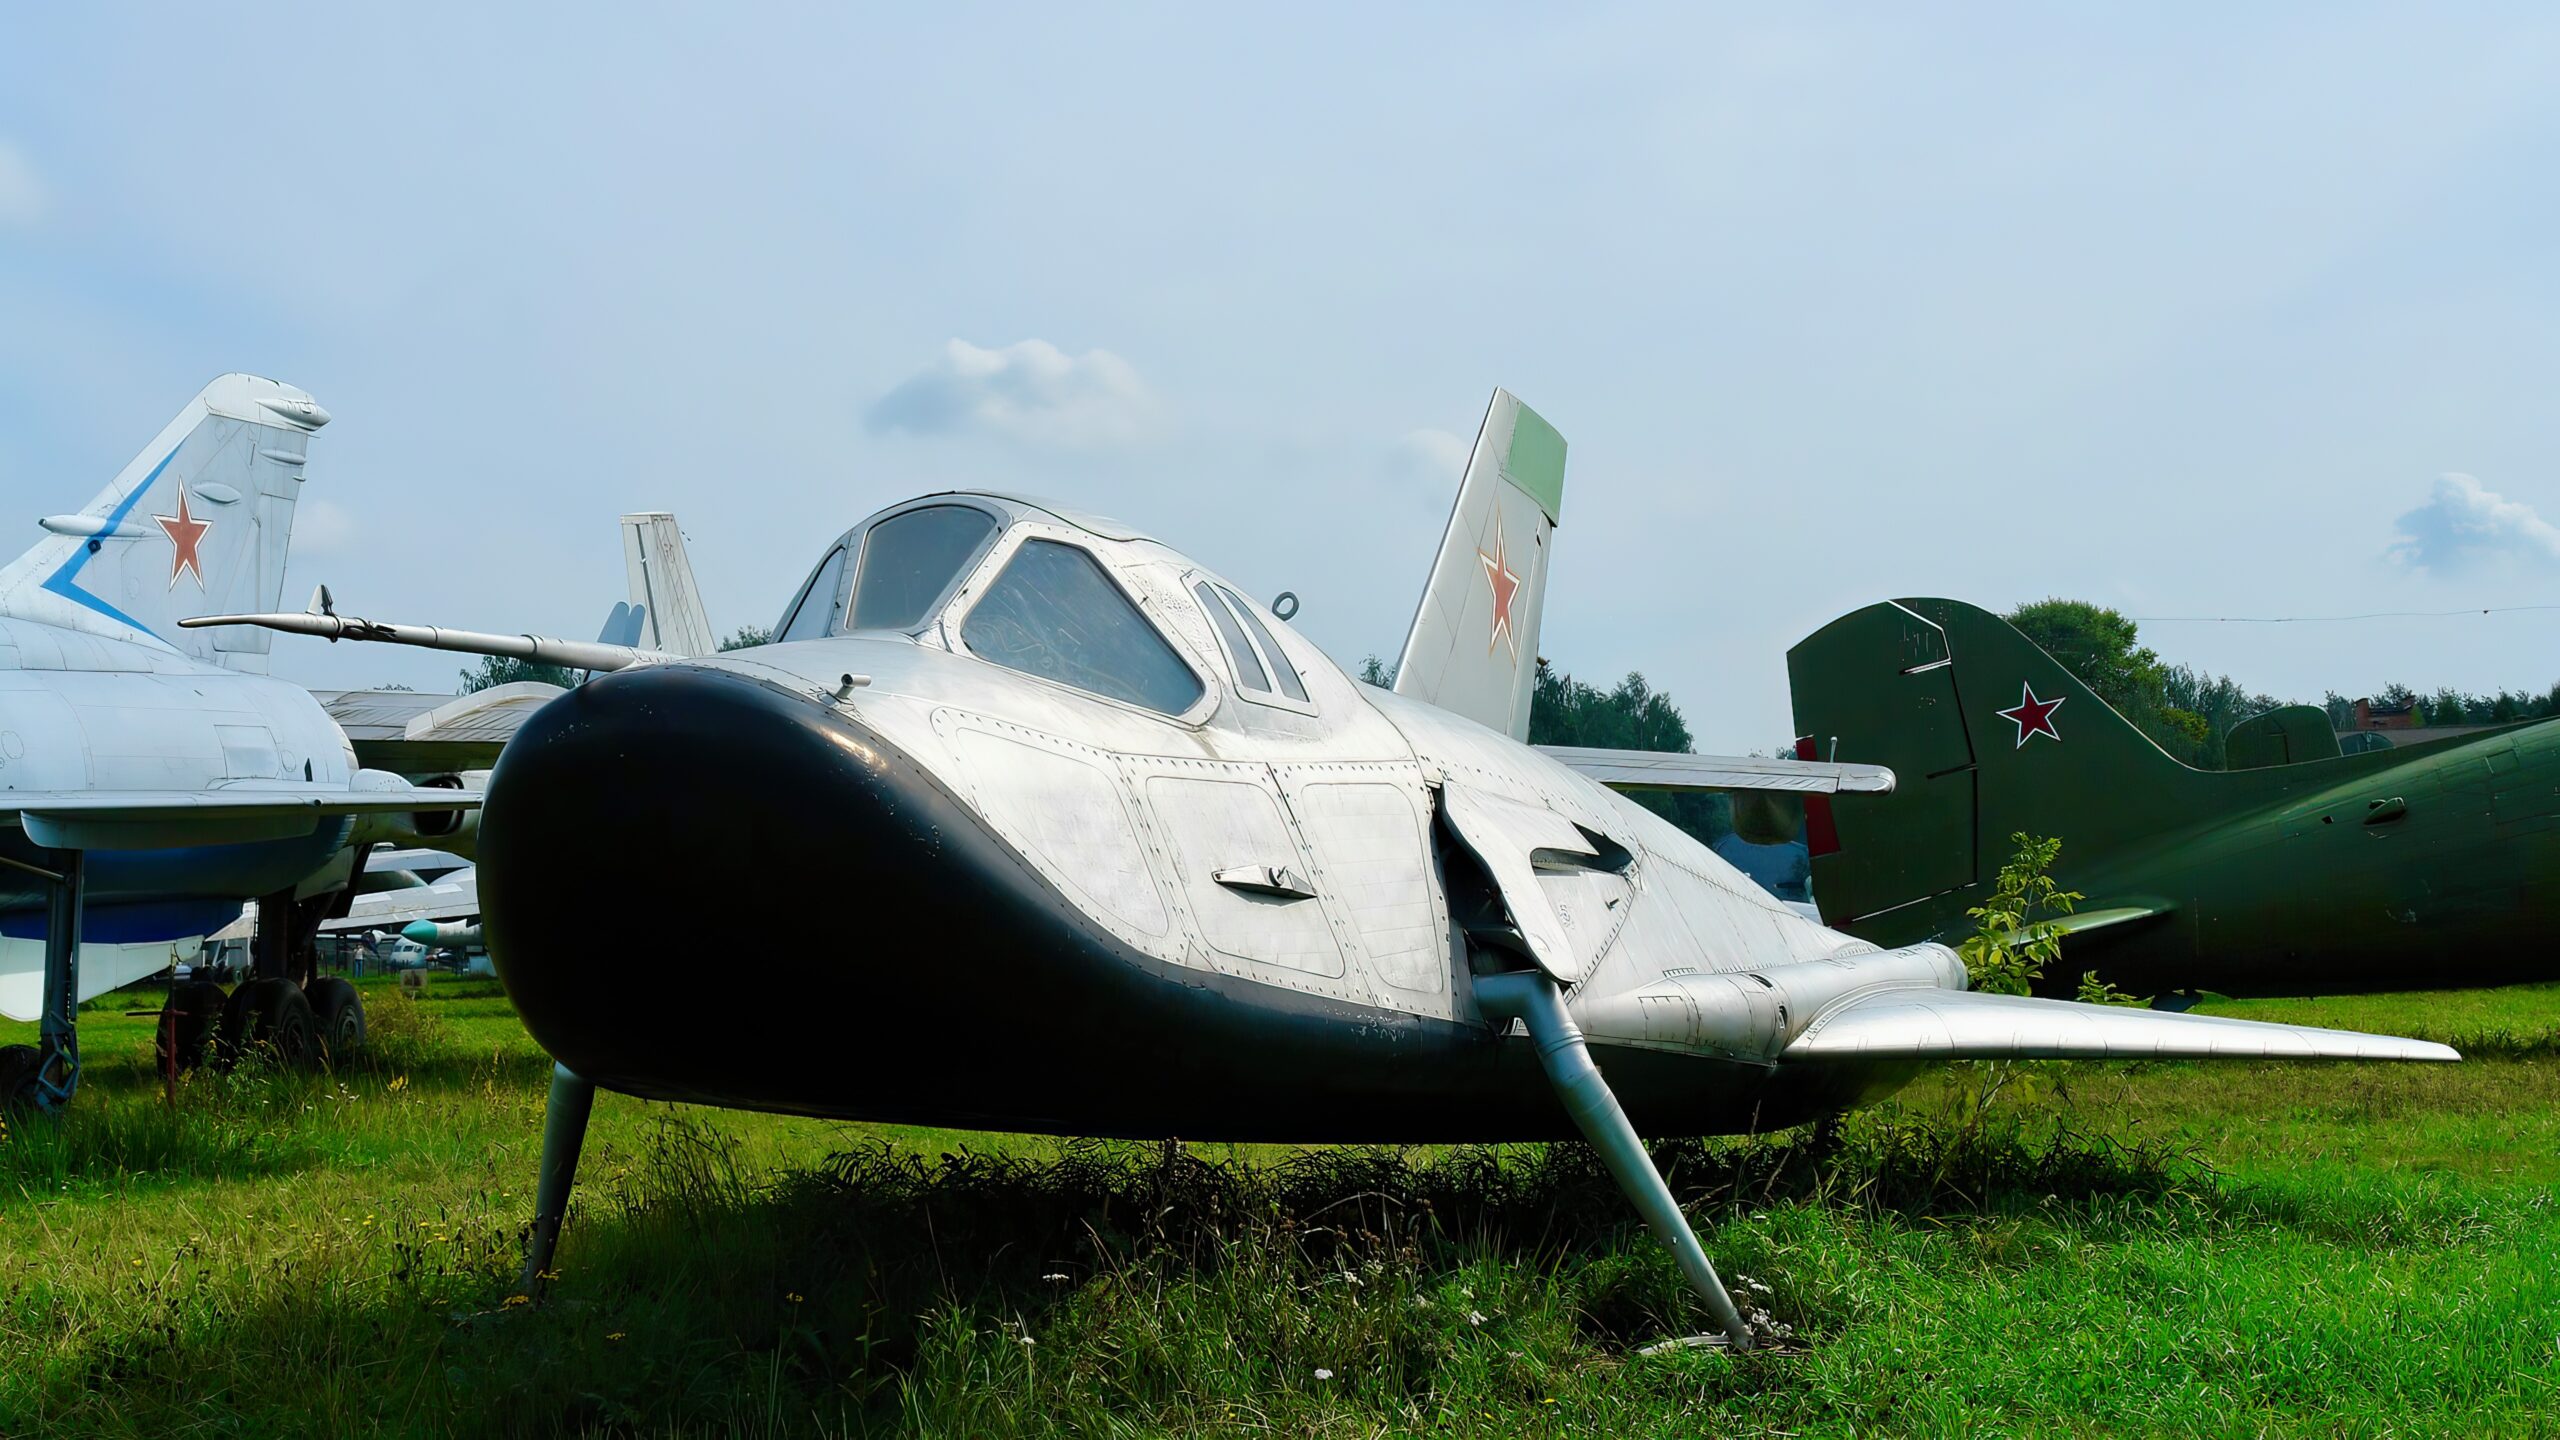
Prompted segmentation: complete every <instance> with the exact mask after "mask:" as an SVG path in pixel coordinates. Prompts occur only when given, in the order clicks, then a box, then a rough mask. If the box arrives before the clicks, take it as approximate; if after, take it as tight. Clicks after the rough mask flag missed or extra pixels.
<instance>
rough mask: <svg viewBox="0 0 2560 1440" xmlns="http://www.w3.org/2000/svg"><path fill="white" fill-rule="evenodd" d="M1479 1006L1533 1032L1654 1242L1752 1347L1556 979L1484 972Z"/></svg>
mask: <svg viewBox="0 0 2560 1440" xmlns="http://www.w3.org/2000/svg"><path fill="white" fill-rule="evenodd" d="M1476 1004H1477V1005H1478V1006H1480V1007H1482V1008H1483V1010H1484V1013H1485V1014H1486V1015H1488V1016H1490V1017H1492V1018H1494V1019H1497V1020H1518V1021H1520V1022H1521V1023H1523V1024H1525V1025H1527V1026H1528V1027H1529V1039H1530V1040H1531V1042H1532V1043H1534V1044H1536V1046H1537V1047H1538V1063H1539V1064H1540V1065H1542V1066H1544V1067H1545V1068H1546V1072H1547V1081H1548V1083H1550V1084H1552V1085H1554V1086H1555V1087H1556V1098H1557V1099H1559V1100H1562V1101H1563V1102H1564V1108H1565V1113H1566V1114H1568V1115H1571V1116H1572V1117H1573V1123H1574V1124H1575V1125H1577V1126H1580V1127H1581V1129H1582V1134H1583V1137H1584V1138H1585V1139H1588V1140H1589V1141H1590V1142H1591V1145H1592V1148H1593V1149H1595V1150H1598V1151H1599V1152H1600V1163H1601V1164H1603V1165H1606V1166H1608V1167H1609V1174H1610V1175H1611V1176H1612V1177H1613V1178H1615V1179H1616V1180H1617V1182H1618V1188H1619V1189H1621V1190H1624V1191H1626V1192H1627V1198H1628V1199H1630V1200H1633V1201H1634V1202H1635V1205H1636V1210H1637V1212H1638V1213H1639V1214H1641V1215H1643V1216H1644V1218H1645V1223H1646V1224H1648V1225H1650V1226H1652V1227H1653V1233H1654V1237H1655V1238H1656V1239H1658V1240H1660V1241H1661V1242H1662V1243H1663V1244H1665V1245H1667V1246H1669V1247H1670V1248H1671V1256H1672V1258H1673V1259H1674V1260H1676V1261H1678V1262H1679V1264H1680V1273H1681V1274H1683V1275H1686V1276H1687V1277H1688V1278H1689V1283H1690V1285H1692V1286H1693V1287H1695V1288H1696V1290H1697V1292H1698V1294H1699V1295H1700V1296H1702V1297H1703V1298H1704V1299H1705V1300H1706V1302H1707V1311H1708V1313H1709V1314H1712V1315H1714V1316H1715V1317H1716V1323H1717V1324H1718V1325H1721V1326H1723V1327H1724V1337H1725V1341H1726V1343H1727V1344H1729V1345H1731V1346H1732V1347H1733V1348H1734V1349H1736V1350H1748V1349H1750V1348H1751V1327H1750V1326H1748V1325H1746V1324H1744V1323H1743V1320H1742V1312H1740V1311H1739V1310H1736V1309H1735V1308H1734V1305H1733V1297H1732V1296H1731V1295H1728V1294H1726V1293H1725V1288H1724V1282H1723V1281H1722V1280H1719V1279H1717V1278H1716V1267H1715V1266H1714V1265H1712V1264H1710V1263H1709V1262H1708V1260H1707V1251H1706V1247H1704V1246H1702V1245H1700V1244H1699V1243H1698V1235H1697V1232H1696V1231H1694V1230H1691V1229H1690V1228H1689V1218H1688V1217H1687V1216H1685V1215H1683V1214H1681V1213H1680V1202H1679V1201H1677V1200H1674V1199H1673V1198H1671V1187H1670V1186H1669V1185H1668V1184H1666V1183H1664V1181H1663V1178H1662V1172H1661V1171H1659V1170H1656V1169H1655V1168H1653V1157H1652V1156H1650V1155H1647V1154H1646V1153H1645V1149H1644V1141H1643V1140H1641V1139H1639V1138H1637V1136H1636V1127H1635V1126H1634V1125H1632V1124H1630V1123H1629V1122H1628V1120H1627V1112H1626V1111H1625V1109H1623V1108H1622V1107H1621V1106H1620V1105H1619V1104H1618V1097H1617V1096H1616V1095H1615V1094H1613V1093H1611V1092H1610V1089H1609V1082H1608V1081H1606V1080H1604V1079H1602V1078H1601V1076H1600V1067H1599V1066H1598V1065H1595V1064H1593V1063H1592V1060H1591V1051H1590V1049H1589V1047H1587V1046H1585V1045H1584V1044H1583V1043H1582V1028H1581V1027H1580V1026H1578V1025H1576V1024H1574V1023H1573V1017H1572V1016H1571V1015H1570V1014H1567V1013H1566V1011H1565V1008H1564V996H1563V995H1561V994H1559V993H1558V992H1557V990H1556V982H1554V981H1553V980H1550V979H1548V978H1547V977H1546V976H1545V975H1542V974H1540V973H1538V972H1537V971H1535V970H1519V971H1514V972H1512V973H1509V974H1505V975H1479V976H1477V977H1476Z"/></svg>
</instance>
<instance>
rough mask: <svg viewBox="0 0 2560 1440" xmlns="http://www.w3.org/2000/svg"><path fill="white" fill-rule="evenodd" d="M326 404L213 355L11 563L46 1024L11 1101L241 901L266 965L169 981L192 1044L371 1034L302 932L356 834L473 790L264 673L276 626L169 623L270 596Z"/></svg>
mask: <svg viewBox="0 0 2560 1440" xmlns="http://www.w3.org/2000/svg"><path fill="white" fill-rule="evenodd" d="M327 423H329V414H328V412H327V411H325V410H323V409H321V408H320V406H319V405H318V403H316V402H315V401H313V400H312V398H311V397H310V396H309V395H307V394H304V393H303V392H302V391H300V390H297V389H294V388H293V387H292V386H289V385H279V384H277V383H276V382H274V381H272V380H263V379H260V378H258V377H256V376H253V375H225V376H222V377H221V378H219V379H217V380H215V381H214V382H213V383H212V384H210V385H207V386H206V387H205V388H204V390H203V392H202V393H201V394H199V395H197V396H196V398H195V399H194V400H193V401H191V402H189V403H188V405H187V407H186V409H185V410H183V411H181V412H179V414H178V417H177V418H176V419H174V420H172V421H170V422H169V424H168V425H167V426H166V427H165V428H164V429H163V430H162V431H161V432H160V434H159V435H158V436H157V437H156V438H155V439H154V440H153V441H152V442H151V443H150V444H149V445H148V446H146V447H144V449H143V451H142V453H141V454H139V455H137V456H135V457H134V459H133V461H132V463H130V464H128V465H126V466H125V468H124V470H123V471H122V472H121V473H119V474H118V475H117V476H116V478H115V479H114V481H113V482H111V483H110V484H109V485H108V486H107V488H106V489H105V490H103V491H101V492H100V493H99V494H98V496H97V498H95V499H94V500H92V501H90V502H89V504H88V505H87V506H86V507H85V508H83V509H81V510H79V511H77V512H73V513H66V514H58V515H48V516H45V517H43V518H42V519H41V520H39V521H38V522H37V523H38V524H39V525H40V526H41V527H42V528H43V530H44V532H45V533H44V538H42V539H41V540H39V541H37V543H36V545H35V547H34V548H33V549H30V550H29V551H27V552H26V553H25V554H23V555H21V556H19V557H18V558H17V559H16V560H15V561H13V562H11V563H10V564H9V565H8V566H7V567H6V568H5V569H0V1013H6V1014H8V1015H9V1016H10V1017H12V1018H14V1019H21V1020H24V1019H36V1020H38V1021H39V1022H40V1031H39V1034H40V1043H39V1044H38V1045H36V1046H24V1045H16V1046H8V1047H0V1103H7V1102H13V1101H17V1100H20V1099H25V1098H32V1099H34V1100H36V1101H37V1102H39V1103H42V1104H45V1105H48V1106H52V1105H59V1104H62V1103H63V1102H65V1101H67V1100H69V1099H70V1098H71V1095H72V1092H73V1091H74V1090H75V1089H76V1088H77V1086H78V1084H79V1076H80V1056H79V1043H78V1033H77V1023H76V1016H77V1010H78V1006H79V1002H81V1001H82V1000H85V999H88V998H90V997H92V996H94V995H98V994H102V993H104V992H106V991H108V990H112V989H115V988H116V987H118V986H120V985H125V984H129V983H131V982H132V981H134V980H136V979H139V978H141V977H143V976H145V975H148V974H152V973H155V972H157V971H159V970H161V969H164V968H167V967H168V966H169V965H170V964H171V963H172V962H173V961H182V960H184V959H185V958H187V957H188V956H190V955H192V954H193V953H194V952H195V950H196V948H197V946H198V945H199V944H200V943H201V940H202V937H204V936H205V935H208V934H210V933H212V932H214V931H216V930H219V929H221V928H222V927H223V926H225V925H227V924H229V923H231V922H232V921H233V920H234V919H235V918H237V917H238V915H239V913H240V909H241V905H242V902H243V901H246V900H253V899H254V900H256V901H257V902H258V904H259V906H260V909H261V911H262V912H265V913H267V914H269V915H270V916H271V917H272V918H273V921H274V923H272V924H270V925H268V926H266V927H264V934H265V936H266V938H265V939H264V940H263V941H262V943H261V945H260V947H259V954H258V960H257V965H256V972H257V973H256V976H255V978H253V979H251V980H249V981H247V982H246V983H244V984H242V985H241V986H240V987H239V988H238V989H236V990H234V991H232V992H230V993H229V994H228V995H225V994H224V993H223V992H222V991H221V990H220V988H219V987H216V986H213V985H211V984H208V983H198V984H195V985H190V986H181V987H178V988H177V989H176V990H174V991H173V993H172V996H171V1001H170V1005H169V1008H168V1011H167V1014H166V1017H165V1018H164V1021H163V1032H164V1039H166V1040H167V1041H168V1042H169V1043H171V1044H172V1045H173V1046H175V1047H176V1050H177V1054H178V1056H179V1058H181V1059H191V1058H192V1057H193V1056H194V1055H195V1054H196V1053H197V1052H199V1051H200V1050H201V1049H202V1048H203V1046H204V1043H205V1041H206V1040H207V1039H208V1037H210V1036H211V1035H212V1033H213V1032H214V1031H215V1030H216V1028H217V1027H218V1028H219V1030H220V1032H221V1039H222V1041H223V1042H224V1049H225V1050H226V1051H236V1049H237V1048H238V1047H239V1046H240V1045H243V1044H246V1043H251V1042H255V1041H258V1040H269V1041H272V1042H274V1043H275V1044H277V1045H278V1046H279V1048H282V1049H285V1050H287V1051H298V1050H305V1049H308V1048H310V1047H311V1046H312V1045H313V1044H314V1043H315V1042H316V1043H318V1044H320V1045H346V1044H352V1043H357V1042H360V1041H361V1038H362V1035H363V1030H364V1010H363V1006H362V1004H361V1002H360V1001H359V1000H358V999H357V997H356V993H355V990H354V988H353V987H352V986H349V985H348V984H347V983H346V982H345V981H343V980H336V979H333V978H330V977H325V976H318V975H315V974H314V973H313V969H312V966H311V964H310V956H311V947H310V940H311V937H312V934H313V933H314V930H315V928H316V926H317V924H318V922H319V920H320V918H321V917H322V916H323V915H324V914H325V913H326V912H327V911H328V910H329V909H330V908H332V907H333V906H334V905H335V903H336V902H337V899H338V898H339V897H340V896H341V895H342V894H343V892H344V890H345V888H346V885H347V881H348V878H349V876H350V875H351V874H352V873H353V871H354V868H355V864H356V857H357V855H358V854H360V853H361V851H362V849H363V847H364V846H366V845H369V844H371V843H374V842H376V841H379V840H389V839H401V838H408V837H414V836H415V835H416V834H417V833H418V831H419V830H420V829H421V828H422V827H423V828H426V829H434V830H439V831H443V832H452V831H454V830H455V829H457V828H458V827H457V823H456V821H455V820H454V819H453V817H455V816H458V815H461V814H464V813H466V812H469V811H471V810H474V809H476V808H477V806H478V804H479V797H478V796H477V795H476V794H473V793H468V792H465V791H461V790H457V789H453V788H445V787H436V788H429V787H419V786H413V785H411V784H410V783H408V782H407V781H406V780H404V779H402V778H401V777H400V776H399V775H396V774H392V773H387V772H384V771H376V770H366V769H362V768H360V767H359V766H358V764H357V762H356V759H355V756H354V754H353V753H352V752H351V751H350V750H349V749H348V746H347V742H346V737H345V736H344V735H343V734H341V733H340V732H339V730H338V727H337V726H336V725H335V724H333V723H332V722H331V721H330V719H329V716H328V714H327V712H326V711H324V710H323V709H322V708H321V706H320V703H319V702H318V701H317V700H315V699H313V698H312V696H311V694H310V692H309V691H306V690H304V689H303V688H301V687H300V686H297V685H290V684H287V683H285V682H283V681H280V680H274V679H270V678H268V676H267V674H266V670H267V652H268V644H269V637H267V636H265V635H263V634H260V633H258V632H255V631H246V630H185V629H181V628H180V623H181V622H183V621H185V620H188V619H190V618H193V617H197V616H202V615H208V614H215V613H219V612H222V611H226V610H236V609H238V608H240V607H241V606H243V605H264V606H272V605H273V604H274V603H275V602H276V600H277V598H278V595H279V592H280V591H281V589H282V588H283V585H284V569H285V557H286V551H287V548H288V546H289V544H290V542H291V538H292V534H293V512H294V502H295V499H296V497H297V495H298V494H299V492H300V490H301V488H302V485H303V483H304V481H303V468H304V464H305V460H306V454H305V451H306V447H307V445H308V443H309V440H310V437H311V435H312V434H313V433H314V432H316V431H318V430H319V429H320V427H322V426H323V425H326V424H327Z"/></svg>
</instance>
